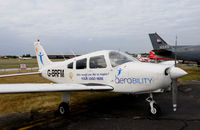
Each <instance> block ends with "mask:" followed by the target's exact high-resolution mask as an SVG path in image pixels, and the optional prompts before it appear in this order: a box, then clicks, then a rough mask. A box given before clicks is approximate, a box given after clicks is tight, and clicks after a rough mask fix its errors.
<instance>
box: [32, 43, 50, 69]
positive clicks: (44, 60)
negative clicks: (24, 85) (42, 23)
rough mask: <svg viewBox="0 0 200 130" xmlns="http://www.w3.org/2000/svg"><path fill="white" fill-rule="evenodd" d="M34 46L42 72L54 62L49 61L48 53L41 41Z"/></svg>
mask: <svg viewBox="0 0 200 130" xmlns="http://www.w3.org/2000/svg"><path fill="white" fill-rule="evenodd" d="M34 46H35V52H36V57H37V62H38V66H39V70H41V69H42V68H43V67H45V66H47V65H50V64H51V63H52V62H51V61H50V60H49V58H48V56H47V54H46V52H45V51H44V49H43V47H42V46H41V45H40V41H39V40H38V41H37V42H35V43H34Z"/></svg>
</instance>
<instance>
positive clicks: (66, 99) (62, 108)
mask: <svg viewBox="0 0 200 130" xmlns="http://www.w3.org/2000/svg"><path fill="white" fill-rule="evenodd" d="M62 100H63V102H62V103H61V104H60V105H59V107H58V114H59V115H61V116H66V115H69V113H70V108H69V103H70V93H69V92H64V93H62Z"/></svg>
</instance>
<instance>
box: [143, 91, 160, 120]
mask: <svg viewBox="0 0 200 130" xmlns="http://www.w3.org/2000/svg"><path fill="white" fill-rule="evenodd" d="M146 101H147V102H149V107H148V114H149V116H150V117H151V118H154V119H157V118H158V117H159V116H160V114H161V109H160V107H159V106H158V104H156V102H155V101H154V100H153V95H152V93H151V94H150V96H149V97H148V98H147V99H146Z"/></svg>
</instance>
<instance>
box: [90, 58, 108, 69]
mask: <svg viewBox="0 0 200 130" xmlns="http://www.w3.org/2000/svg"><path fill="white" fill-rule="evenodd" d="M106 67H107V65H106V61H105V58H104V56H103V55H102V56H95V57H91V58H90V68H91V69H94V68H106Z"/></svg>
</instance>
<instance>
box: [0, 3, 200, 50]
mask: <svg viewBox="0 0 200 130" xmlns="http://www.w3.org/2000/svg"><path fill="white" fill-rule="evenodd" d="M0 2H1V4H0V17H1V20H0V29H1V30H2V29H3V30H4V31H7V32H6V34H7V35H9V32H13V33H14V34H16V35H15V36H13V38H16V39H17V40H19V39H20V40H21V41H20V43H24V44H28V43H25V42H27V41H32V40H34V39H36V38H37V37H40V38H42V39H44V38H45V39H44V40H45V41H46V42H48V45H52V46H53V43H54V42H55V41H56V38H57V41H59V42H60V43H59V44H60V45H65V44H64V43H69V42H76V44H77V48H78V46H79V44H82V43H84V44H85V46H87V45H89V44H90V43H89V42H91V40H90V38H91V37H92V39H95V40H92V42H94V44H99V42H98V41H97V40H96V39H99V40H100V41H102V42H104V43H107V44H104V43H101V44H102V46H103V47H102V48H101V46H99V48H100V49H104V48H106V45H108V44H111V45H109V47H112V46H113V49H118V48H124V50H125V51H126V49H127V51H132V52H134V50H136V51H149V50H150V49H151V48H152V47H151V44H150V41H149V39H148V35H147V34H148V33H149V32H155V31H156V32H158V33H161V34H162V35H163V36H165V38H166V39H169V41H172V39H173V38H174V35H176V34H177V33H178V34H180V35H181V36H182V37H183V38H184V37H185V35H187V36H186V37H187V38H188V39H182V40H183V41H189V42H191V40H193V41H199V40H200V38H199V36H198V35H199V34H200V22H199V21H200V15H199V12H200V6H199V5H200V2H199V1H198V0H181V1H174V0H166V1H160V0H151V1H149V0H134V1H131V0H77V1H73V0H65V1H62V0H59V1H55V0H45V1H41V0H31V1H28V0H15V1H12V0H7V1H3V0H0ZM4 37H5V36H4ZM52 37H53V38H52ZM0 38H1V36H0ZM9 38H10V37H9V36H8V39H9ZM69 39H71V40H69ZM4 40H5V41H4V42H5V43H7V44H12V43H9V40H7V41H6V38H4ZM104 40H107V41H104ZM118 40H119V41H120V42H122V43H123V46H122V44H116V41H118ZM125 42H127V43H125ZM138 43H143V44H138ZM183 43H184V42H183ZM71 45H72V44H71ZM73 45H74V44H73ZM2 46H4V45H2ZM129 46H130V47H129ZM54 47H55V46H54ZM125 47H127V48H125ZM92 49H93V50H97V49H98V48H95V46H94V48H90V49H89V50H92ZM110 49H112V48H110ZM78 50H79V51H82V52H86V51H84V50H83V49H82V48H80V49H78ZM85 50H87V49H85ZM5 51H6V50H5ZM5 51H4V53H5ZM52 52H53V49H52Z"/></svg>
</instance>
